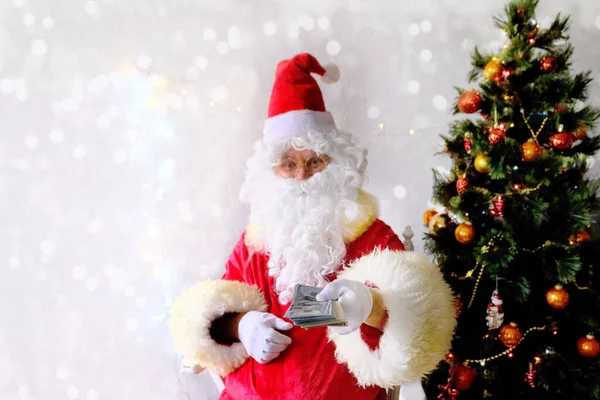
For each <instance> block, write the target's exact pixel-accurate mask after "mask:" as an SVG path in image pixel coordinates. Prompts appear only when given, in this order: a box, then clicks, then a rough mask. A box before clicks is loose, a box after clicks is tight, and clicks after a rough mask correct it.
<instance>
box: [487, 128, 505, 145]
mask: <svg viewBox="0 0 600 400" xmlns="http://www.w3.org/2000/svg"><path fill="white" fill-rule="evenodd" d="M505 137H506V130H505V129H502V127H501V126H498V127H496V128H494V129H492V130H491V131H490V134H489V135H488V141H489V142H490V144H491V145H496V144H498V143H500V142H501V141H503V140H504V138H505Z"/></svg>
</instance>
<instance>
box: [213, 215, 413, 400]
mask: <svg viewBox="0 0 600 400" xmlns="http://www.w3.org/2000/svg"><path fill="white" fill-rule="evenodd" d="M414 236H415V234H414V233H413V231H412V229H411V227H410V225H406V227H405V228H404V231H403V232H402V237H403V238H404V240H403V243H404V250H405V251H414V250H415V246H414V244H413V241H412V238H413V237H414ZM208 373H209V374H210V377H211V378H212V380H213V382H214V383H215V386H216V387H217V389H218V390H219V393H221V392H222V391H223V390H224V389H225V382H223V378H221V377H220V376H219V375H218V374H216V373H214V372H212V371H208ZM398 399H400V386H394V387H393V388H391V389H388V390H387V392H386V400H398Z"/></svg>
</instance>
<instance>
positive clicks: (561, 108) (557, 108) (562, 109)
mask: <svg viewBox="0 0 600 400" xmlns="http://www.w3.org/2000/svg"><path fill="white" fill-rule="evenodd" d="M568 109H569V105H568V104H565V103H561V104H557V105H556V106H554V112H555V113H556V114H560V113H561V112H565V111H567V110H568Z"/></svg>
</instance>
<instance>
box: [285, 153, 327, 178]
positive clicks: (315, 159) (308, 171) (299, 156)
mask: <svg viewBox="0 0 600 400" xmlns="http://www.w3.org/2000/svg"><path fill="white" fill-rule="evenodd" d="M329 161H330V157H329V156H327V155H319V154H317V153H315V152H314V151H313V150H297V149H295V148H293V147H292V148H290V149H288V150H287V151H286V152H284V153H282V154H280V155H279V157H277V165H276V166H275V174H276V175H277V176H278V177H280V178H283V179H296V180H299V181H303V180H306V179H308V178H310V177H312V176H313V175H314V174H317V173H319V172H323V170H324V169H325V168H326V167H327V164H329Z"/></svg>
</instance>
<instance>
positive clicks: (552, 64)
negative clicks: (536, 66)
mask: <svg viewBox="0 0 600 400" xmlns="http://www.w3.org/2000/svg"><path fill="white" fill-rule="evenodd" d="M540 69H541V70H542V71H544V72H555V71H556V70H557V69H558V60H557V59H556V57H553V56H546V57H543V58H542V59H541V60H540Z"/></svg>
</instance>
